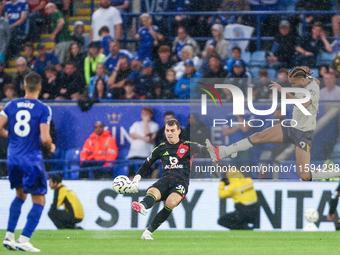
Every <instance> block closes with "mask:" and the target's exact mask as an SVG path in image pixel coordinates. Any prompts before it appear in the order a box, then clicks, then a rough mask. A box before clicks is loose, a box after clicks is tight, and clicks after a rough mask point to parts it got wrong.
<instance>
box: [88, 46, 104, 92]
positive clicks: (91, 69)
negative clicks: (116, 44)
mask: <svg viewBox="0 0 340 255" xmlns="http://www.w3.org/2000/svg"><path fill="white" fill-rule="evenodd" d="M104 61H105V55H104V54H102V53H100V52H99V46H98V45H97V44H96V43H94V42H91V43H90V45H89V51H88V54H87V57H86V58H85V61H84V74H85V81H86V84H87V85H89V84H90V78H91V77H92V76H94V75H95V73H96V69H97V64H98V63H104Z"/></svg>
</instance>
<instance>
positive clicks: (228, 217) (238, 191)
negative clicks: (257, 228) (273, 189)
mask: <svg viewBox="0 0 340 255" xmlns="http://www.w3.org/2000/svg"><path fill="white" fill-rule="evenodd" d="M234 169H235V168H234ZM226 185H228V188H227V189H225V188H224V187H225V186H226ZM218 195H219V197H220V198H221V199H226V198H228V197H232V198H233V199H234V202H235V209H236V210H235V211H234V212H232V213H227V214H225V215H223V216H221V218H219V219H218V224H219V225H221V226H223V227H226V228H229V229H240V230H241V229H243V230H251V229H253V227H249V226H248V223H252V224H254V223H255V221H256V220H257V219H258V217H259V211H260V209H259V205H258V202H257V194H256V191H255V189H254V186H253V179H252V178H245V177H244V175H243V174H242V173H241V172H240V171H239V170H237V169H235V171H233V170H229V171H228V172H227V178H222V180H221V182H220V187H219V191H218Z"/></svg>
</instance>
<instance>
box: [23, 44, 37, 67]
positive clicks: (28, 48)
mask: <svg viewBox="0 0 340 255" xmlns="http://www.w3.org/2000/svg"><path fill="white" fill-rule="evenodd" d="M24 51H25V55H24V58H25V59H26V61H27V66H28V67H29V68H31V69H33V68H34V64H35V61H36V59H37V58H36V56H34V45H33V43H31V42H27V43H25V44H24Z"/></svg>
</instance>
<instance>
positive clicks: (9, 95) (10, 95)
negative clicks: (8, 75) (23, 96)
mask: <svg viewBox="0 0 340 255" xmlns="http://www.w3.org/2000/svg"><path fill="white" fill-rule="evenodd" d="M3 91H4V95H5V98H3V99H2V100H1V102H9V101H11V100H13V99H16V98H18V97H17V94H16V93H15V88H14V85H13V84H11V83H9V84H7V85H6V86H5V87H4V90H3Z"/></svg>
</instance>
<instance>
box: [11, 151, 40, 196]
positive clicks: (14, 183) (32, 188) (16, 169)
mask: <svg viewBox="0 0 340 255" xmlns="http://www.w3.org/2000/svg"><path fill="white" fill-rule="evenodd" d="M7 168H8V177H9V181H10V183H11V189H14V188H20V187H23V189H24V193H30V194H32V195H44V194H46V193H47V176H46V171H45V165H44V163H43V162H42V160H35V161H29V160H22V159H18V158H13V157H9V158H8V161H7Z"/></svg>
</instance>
